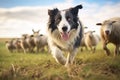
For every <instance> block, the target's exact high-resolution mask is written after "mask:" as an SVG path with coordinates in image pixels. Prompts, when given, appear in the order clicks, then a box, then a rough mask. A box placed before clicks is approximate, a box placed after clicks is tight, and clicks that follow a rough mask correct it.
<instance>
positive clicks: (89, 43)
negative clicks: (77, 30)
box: [81, 31, 100, 53]
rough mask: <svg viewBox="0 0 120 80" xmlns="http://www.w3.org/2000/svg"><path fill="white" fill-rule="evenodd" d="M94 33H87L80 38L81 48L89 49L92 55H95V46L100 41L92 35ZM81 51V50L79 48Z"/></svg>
mask: <svg viewBox="0 0 120 80" xmlns="http://www.w3.org/2000/svg"><path fill="white" fill-rule="evenodd" d="M94 32H95V31H88V32H86V33H84V37H83V38H82V44H81V47H83V46H84V47H85V48H86V49H88V48H90V49H91V51H92V52H93V53H95V50H96V46H97V44H98V43H99V41H100V38H99V36H98V35H97V34H93V33H94ZM81 50H82V48H81Z"/></svg>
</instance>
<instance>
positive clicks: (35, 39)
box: [6, 30, 48, 53]
mask: <svg viewBox="0 0 120 80" xmlns="http://www.w3.org/2000/svg"><path fill="white" fill-rule="evenodd" d="M32 31H33V34H32V35H28V34H23V35H22V37H21V38H18V39H11V40H9V41H6V48H7V49H8V50H9V52H24V53H28V52H31V53H34V52H37V53H38V52H39V51H40V50H44V47H45V46H48V44H47V37H46V36H45V35H40V34H39V30H38V31H34V30H32Z"/></svg>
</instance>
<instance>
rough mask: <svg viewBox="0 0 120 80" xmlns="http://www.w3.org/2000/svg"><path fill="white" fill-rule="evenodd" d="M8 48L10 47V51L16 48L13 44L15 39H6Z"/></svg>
mask: <svg viewBox="0 0 120 80" xmlns="http://www.w3.org/2000/svg"><path fill="white" fill-rule="evenodd" d="M5 43H6V44H5V45H6V48H7V49H8V51H9V52H13V51H14V50H15V49H16V48H15V46H14V45H13V39H12V40H10V41H5Z"/></svg>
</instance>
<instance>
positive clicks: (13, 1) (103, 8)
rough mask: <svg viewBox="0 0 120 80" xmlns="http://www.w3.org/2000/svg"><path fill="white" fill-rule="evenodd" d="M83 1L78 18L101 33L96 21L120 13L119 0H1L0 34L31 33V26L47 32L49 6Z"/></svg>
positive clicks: (60, 6)
mask: <svg viewBox="0 0 120 80" xmlns="http://www.w3.org/2000/svg"><path fill="white" fill-rule="evenodd" d="M78 4H82V5H83V9H81V10H79V18H80V20H81V21H82V22H83V25H84V26H87V27H89V28H88V30H95V31H96V32H98V33H99V27H98V26H96V25H95V24H96V23H97V22H102V21H104V20H105V19H109V18H112V17H120V0H0V37H20V36H21V34H24V33H28V34H32V29H34V30H41V33H43V34H45V33H46V32H45V29H46V27H47V26H46V24H47V22H48V15H47V11H48V9H53V8H56V7H58V8H59V9H65V8H69V7H73V6H76V5H78Z"/></svg>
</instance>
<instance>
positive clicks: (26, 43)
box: [20, 34, 34, 53]
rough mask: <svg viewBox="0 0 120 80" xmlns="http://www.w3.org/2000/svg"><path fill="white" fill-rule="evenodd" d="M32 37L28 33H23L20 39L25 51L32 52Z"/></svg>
mask: <svg viewBox="0 0 120 80" xmlns="http://www.w3.org/2000/svg"><path fill="white" fill-rule="evenodd" d="M31 43H32V38H31V36H29V35H28V34H23V35H22V38H21V39H20V46H21V48H22V49H23V51H24V53H26V52H32V51H33V47H34V46H33V47H31Z"/></svg>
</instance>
